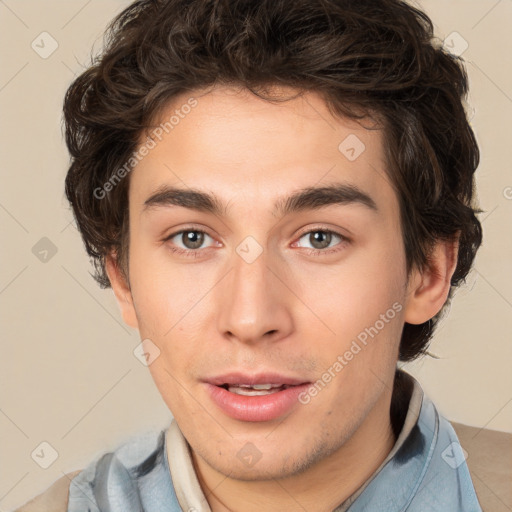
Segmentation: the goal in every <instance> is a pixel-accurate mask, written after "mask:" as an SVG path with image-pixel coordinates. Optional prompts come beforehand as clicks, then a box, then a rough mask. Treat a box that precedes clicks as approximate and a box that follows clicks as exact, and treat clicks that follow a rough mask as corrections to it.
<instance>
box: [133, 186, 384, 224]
mask: <svg viewBox="0 0 512 512" xmlns="http://www.w3.org/2000/svg"><path fill="white" fill-rule="evenodd" d="M345 204H359V205H363V206H365V207H366V208H368V209H369V210H371V211H373V212H378V208H377V204H376V203H375V201H374V200H373V199H372V198H371V197H370V196H369V195H368V194H367V193H366V192H364V191H362V190H361V189H360V188H358V187H357V186H355V185H351V184H346V183H335V184H332V185H327V186H323V187H306V188H303V189H300V190H298V191H296V192H294V193H292V194H291V195H290V196H288V197H284V198H279V199H278V200H277V201H276V203H275V204H274V210H273V211H274V213H275V214H276V215H278V216H283V217H284V216H285V215H288V214H290V213H295V212H301V211H304V210H317V209H320V208H322V207H324V206H329V205H345ZM169 206H182V207H184V208H189V209H191V210H196V211H200V212H205V213H212V214H213V215H216V216H218V217H225V216H226V214H227V206H226V205H225V204H224V203H223V202H222V201H221V200H220V199H219V197H217V196H216V195H215V194H213V193H209V192H203V191H200V190H197V189H183V188H176V187H171V186H169V185H163V186H161V187H160V188H158V189H157V190H156V191H155V192H154V193H153V194H151V196H149V197H148V198H147V199H146V200H145V201H144V206H143V209H142V213H145V212H146V211H148V210H150V209H152V208H157V207H169Z"/></svg>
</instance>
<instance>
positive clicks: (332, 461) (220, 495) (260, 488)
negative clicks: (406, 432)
mask: <svg viewBox="0 0 512 512" xmlns="http://www.w3.org/2000/svg"><path fill="white" fill-rule="evenodd" d="M390 403H391V394H390V393H385V394H383V396H382V397H381V400H379V402H378V403H377V404H376V405H375V407H374V408H373V409H372V410H371V411H370V413H369V414H368V416H367V417H366V418H365V420H364V421H363V423H362V424H361V425H360V426H359V428H358V429H357V430H356V431H355V433H354V434H353V435H352V437H351V438H350V439H349V440H348V441H347V442H345V443H344V444H343V445H342V446H341V447H340V448H339V449H338V450H337V451H336V452H334V453H332V454H331V455H330V456H329V457H327V458H325V459H323V460H321V461H320V462H318V463H317V464H315V465H314V466H312V467H311V468H309V469H308V470H307V471H305V472H303V473H300V474H298V475H294V476H292V477H287V478H282V479H274V480H266V481H240V480H235V479H232V478H229V476H226V475H223V474H221V473H219V472H217V471H216V470H215V469H213V468H212V467H211V466H209V465H208V464H207V463H206V462H205V461H204V459H202V458H201V457H200V456H198V455H197V454H195V453H194V452H193V453H192V458H193V462H194V466H195V470H196V473H197V476H198V480H199V483H200V485H201V487H202V489H203V492H204V494H205V496H206V498H207V500H208V503H209V505H210V508H211V510H212V512H241V511H243V512H261V510H262V509H263V510H265V511H268V512H274V511H276V512H277V511H279V512H281V511H282V510H287V511H290V512H295V511H297V512H299V511H300V512H303V511H304V510H311V511H318V512H320V511H322V512H324V511H325V512H327V511H329V512H331V511H332V510H333V509H334V508H336V507H337V506H339V505H340V504H341V503H343V502H344V501H345V500H346V499H347V498H349V497H350V496H351V495H352V494H354V493H355V492H356V491H357V490H358V489H359V488H360V487H361V486H362V485H363V484H364V483H365V482H366V481H367V480H368V479H369V478H370V476H371V475H372V474H373V473H374V472H375V471H376V470H377V469H378V467H379V466H380V465H381V464H382V462H383V461H384V460H385V459H386V457H387V456H388V454H389V453H390V451H391V450H392V448H393V446H394V444H395V442H396V435H395V433H394V430H393V426H392V423H391V417H390V405H391V404H390ZM326 475H328V478H326Z"/></svg>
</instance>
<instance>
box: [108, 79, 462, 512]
mask: <svg viewBox="0 0 512 512" xmlns="http://www.w3.org/2000/svg"><path fill="white" fill-rule="evenodd" d="M282 92H283V93H284V92H288V93H289V92H290V91H285V90H282ZM189 96H190V95H183V96H181V97H177V98H175V99H174V101H173V102H172V104H169V105H168V106H167V107H166V109H165V110H164V111H162V112H161V119H162V120H165V119H169V117H170V116H171V115H172V113H173V111H174V110H175V109H176V108H179V106H180V105H183V104H184V103H186V101H187V99H188V98H189ZM193 96H194V97H195V98H196V99H197V101H198V104H197V106H196V107H195V108H193V109H192V111H191V112H190V113H189V114H188V115H186V116H184V118H183V119H180V122H179V124H178V125H176V126H175V127H174V129H173V130H172V131H170V133H169V134H168V135H166V136H165V137H164V138H163V139H162V141H159V142H158V144H157V145H156V147H155V148H154V149H152V150H151V151H150V152H149V154H148V155H147V156H146V157H145V158H144V159H143V160H142V161H141V162H140V163H139V164H138V165H137V166H136V167H135V169H134V170H133V171H132V173H131V175H130V190H129V212H130V247H129V268H128V273H129V281H130V282H129V284H128V283H127V282H126V281H125V280H124V279H123V277H122V273H121V272H120V269H119V268H118V266H117V264H116V260H115V255H114V254H112V255H110V256H109V257H108V258H107V272H108V275H109V278H110V280H111V283H112V287H113V290H114V293H115V294H116V297H117V300H118V303H119V305H120V308H121V312H122V315H123V318H124V320H125V322H126V323H127V324H128V325H130V326H132V327H134V328H136V329H138V330H139V331H140V335H141V339H146V338H149V339H151V340H152V342H153V343H154V344H155V345H157V346H158V348H159V350H160V351H161V352H160V356H159V357H158V358H157V359H156V360H155V361H154V362H153V363H152V364H151V365H150V367H149V368H150V371H151V374H152V376H153V379H154V381H155V383H156V385H157V387H158V389H159V391H160V393H161V395H162V397H163V399H164V401H165V402H166V404H167V405H168V407H169V409H170V410H171V411H172V414H173V416H174V417H175V419H176V421H177V423H178V425H179V427H180V429H181V431H182V432H183V434H184V436H185V438H186V439H187V441H188V443H189V444H190V446H191V448H192V455H193V461H194V465H195V468H196V472H197V474H198V477H199V480H200V483H201V486H202V488H203V491H204V493H205V495H206V497H207V499H208V502H209V504H210V507H211V508H212V510H213V511H214V512H217V511H226V510H233V511H241V510H243V511H244V512H251V511H261V510H265V511H282V510H287V511H299V510H300V511H303V510H308V511H328V510H332V509H333V508H335V507H336V506H337V505H339V504H340V503H341V502H343V501H344V500H345V499H346V498H347V497H348V496H350V495H351V494H352V493H354V492H355V491H356V490H357V489H358V488H359V487H360V486H361V485H362V484H363V483H364V482H365V481H366V480H367V479H368V477H369V476H370V475H371V474H372V473H373V472H374V471H375V470H376V469H377V468H378V467H379V465H380V464H381V463H382V461H383V460H384V459H385V458H386V456H387V455H388V453H389V452H390V450H391V449H392V447H393V445H394V443H395V441H396V439H395V437H394V435H393V432H392V429H391V424H390V417H389V407H390V401H391V391H392V383H393V376H394V371H395V367H396V361H397V358H398V346H399V341H400V334H401V330H402V327H403V324H404V322H409V323H422V322H425V321H427V320H428V319H429V318H432V317H433V316H434V315H435V314H436V313H437V312H438V311H439V310H440V309H441V307H442V305H443V304H444V302H445V300H446V298H447V295H448V291H449V281H450V277H451V275H452V273H453V271H454V267H455V262H456V245H454V244H448V243H446V242H443V243H439V244H438V245H437V246H436V248H435V250H434V252H433V256H432V264H431V267H430V268H429V269H425V270H423V271H419V270H413V271H412V273H411V274H410V275H409V276H407V275H406V261H405V254H404V246H403V241H402V234H401V229H400V221H399V208H398V200H397V197H396V194H395V191H394V189H393V187H392V185H391V184H390V181H389V178H388V176H387V174H386V173H387V169H386V162H385V160H384V156H383V155H384V152H383V134H382V132H381V131H379V130H367V129H365V128H363V127H361V126H360V125H359V124H357V123H356V122H354V121H349V120H347V119H340V118H334V117H333V116H331V115H330V113H329V112H328V110H327V107H326V105H325V103H324V102H323V101H322V99H321V98H320V97H319V96H318V95H317V94H315V93H311V92H310V93H307V94H305V95H304V96H303V97H297V98H295V99H292V100H290V101H288V102H285V103H281V104H272V103H270V102H266V101H264V100H262V99H259V98H257V97H255V96H253V95H251V94H250V93H248V92H247V91H245V90H239V89H234V88H228V87H226V86H222V87H221V86H219V87H216V88H213V89H210V90H207V91H206V90H203V91H196V92H195V93H194V94H193ZM155 124H157V123H155ZM350 134H355V135H356V136H357V137H358V138H359V139H360V140H361V141H362V142H363V143H364V145H365V150H364V152H363V153H362V154H361V155H360V156H359V157H358V158H357V159H356V160H355V161H349V160H348V159H347V158H346V157H345V155H344V154H343V153H342V152H340V151H339V150H338V146H339V144H340V143H341V142H342V141H343V140H344V139H345V138H346V137H347V136H348V135H350ZM143 140H145V137H143V138H141V142H142V141H143ZM340 182H343V183H349V184H352V185H355V186H357V187H359V188H360V189H361V190H363V191H364V192H365V193H366V194H368V195H369V196H370V197H371V198H372V199H373V200H374V202H375V204H376V206H377V208H378V211H377V212H376V211H373V210H372V209H370V208H368V207H366V206H364V205H362V204H359V203H348V204H347V203H343V204H334V205H329V206H326V207H323V208H322V209H319V210H307V211H302V212H295V213H291V214H289V215H287V216H278V215H276V214H274V213H272V210H273V206H274V203H275V201H277V199H279V198H283V197H286V196H287V195H289V194H291V193H293V192H296V191H297V190H299V189H302V188H305V187H309V186H322V185H327V184H332V183H340ZM163 184H166V185H171V186H175V187H181V188H184V189H188V188H190V187H193V188H195V189H199V190H202V191H207V192H214V193H215V194H216V195H217V196H218V197H219V198H220V200H221V201H222V202H223V203H225V204H226V205H227V212H226V214H225V215H223V216H216V215H213V214H211V213H207V212H198V211H195V210H191V209H189V208H185V207H182V206H174V205H173V206H158V207H154V208H150V209H148V210H147V211H144V202H145V200H146V199H147V198H148V197H149V196H150V195H151V194H152V193H154V191H155V190H156V189H158V187H159V186H161V185H163ZM191 224H192V227H191ZM186 229H189V230H192V231H193V230H194V229H196V230H197V229H199V230H204V231H205V232H206V233H207V234H208V236H205V238H204V243H203V245H202V246H201V247H200V248H199V249H190V248H188V247H190V244H189V245H188V246H187V245H185V243H186V239H185V242H184V240H183V237H182V236H181V235H177V236H175V237H174V238H171V239H169V240H167V241H164V239H165V238H166V237H168V236H169V235H171V234H173V233H176V232H179V231H180V230H186ZM323 230H333V231H336V232H338V233H340V234H341V235H343V236H345V237H347V238H348V241H346V240H345V241H343V240H342V239H341V238H337V237H333V238H332V239H331V242H330V245H329V247H328V248H326V249H317V250H316V253H315V254H312V251H314V250H315V248H317V247H318V246H315V245H313V243H314V239H313V240H312V236H311V235H310V234H309V233H308V232H309V231H316V232H317V231H321V232H322V233H323V232H324V231H323ZM304 233H306V234H304ZM247 236H252V237H253V238H254V239H255V240H256V241H257V242H258V244H259V245H260V246H261V248H262V253H261V255H260V256H259V257H258V258H257V259H256V260H255V261H254V262H252V263H247V262H246V261H245V260H244V259H243V258H242V257H240V256H239V254H238V253H237V252H236V248H237V246H238V245H239V244H240V243H241V242H242V241H243V240H244V239H245V238H246V237H247ZM172 247H175V248H181V249H184V250H186V249H187V248H188V251H189V253H192V252H194V251H195V253H194V254H193V255H192V256H193V257H187V256H184V255H183V254H177V253H175V252H172V251H171V248H172ZM332 249H337V250H336V251H335V252H330V253H325V251H327V250H332ZM322 250H323V251H324V253H322ZM394 303H398V304H400V306H401V307H402V309H401V311H399V312H398V313H397V314H396V316H395V317H394V318H393V319H392V320H391V321H389V322H388V323H386V324H385V327H384V328H382V329H381V330H380V331H379V333H378V335H377V336H375V337H374V338H373V339H371V341H370V342H369V343H368V344H367V345H366V346H365V347H364V348H363V349H362V350H361V351H360V352H359V353H358V354H357V355H356V356H354V358H353V359H352V360H351V361H350V362H348V364H347V365H346V366H344V367H343V369H342V370H341V371H339V372H337V373H336V375H335V377H334V378H332V380H331V381H330V382H329V383H328V385H327V386H325V388H324V389H322V390H321V392H319V393H318V394H317V396H315V397H314V398H312V399H311V401H310V402H309V403H308V404H307V405H302V404H300V403H297V404H296V406H294V408H293V409H292V410H291V411H290V412H289V413H287V414H286V415H284V416H282V417H280V418H278V419H277V420H272V421H265V422H244V421H239V420H235V419H232V418H230V417H228V416H227V415H225V414H224V413H223V412H222V411H221V410H220V409H219V408H218V407H217V406H216V404H215V403H213V402H212V401H211V399H210V397H209V396H208V394H207V393H206V391H205V386H204V384H203V383H202V379H204V378H206V377H212V376H215V375H220V374H223V373H226V372H229V371H233V370H240V371H245V372H247V373H251V374H254V373H258V372H263V371H274V372H280V373H284V374H286V375H288V376H293V377H299V378H301V379H302V380H304V381H309V382H316V381H317V380H318V379H321V377H322V374H323V373H324V372H325V371H326V370H327V369H328V368H329V367H332V366H333V364H334V363H335V361H336V360H337V357H338V356H339V355H342V354H344V353H345V352H346V351H347V350H348V349H349V348H350V345H351V342H352V341H353V340H354V339H356V337H357V335H358V334H359V333H361V332H362V331H364V329H365V328H368V327H370V326H373V325H375V323H376V321H377V320H379V318H380V315H382V314H385V313H386V311H387V310H389V309H390V308H391V307H392V305H393V304H394ZM247 442H250V443H252V444H253V445H254V446H255V447H256V448H257V450H258V451H259V453H260V454H261V459H260V460H259V461H258V462H257V463H256V464H254V465H253V466H252V467H248V465H246V464H244V462H243V461H242V460H240V458H238V457H237V453H238V452H239V450H240V449H241V448H242V447H244V445H246V443H247ZM326 475H329V476H328V478H326Z"/></svg>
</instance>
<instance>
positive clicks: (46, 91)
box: [0, 0, 512, 511]
mask: <svg viewBox="0 0 512 512" xmlns="http://www.w3.org/2000/svg"><path fill="white" fill-rule="evenodd" d="M126 5H128V2H127V1H121V0H115V1H114V0H108V1H107V0H101V1H100V0H89V1H85V0H84V1H78V0H77V1H74V0H73V1H71V0H65V1H54V0H52V1H49V0H47V1H45V2H41V1H40V0H30V1H29V0H25V1H23V0H18V1H16V0H0V38H1V43H2V46H1V55H2V61H1V62H2V65H1V66H0V109H1V113H2V114H1V120H0V130H1V132H0V141H1V142H0V144H1V155H2V165H1V172H2V186H1V188H0V229H1V237H2V242H3V243H2V252H1V258H2V259H1V266H0V308H1V314H2V317H1V318H2V320H1V325H2V357H1V358H0V361H1V363H0V364H1V367H0V371H1V375H2V387H1V396H0V432H1V437H0V438H1V460H2V463H1V465H0V511H6V510H10V509H12V508H13V507H15V506H17V505H19V504H21V503H22V502H24V501H25V500H26V499H28V498H29V497H31V496H33V495H34V494H36V493H38V492H41V491H42V490H43V489H45V488H47V487H48V486H49V485H50V484H51V483H52V482H53V481H54V480H56V479H57V478H58V477H60V476H62V474H63V472H67V471H71V470H74V469H79V468H82V467H84V466H85V465H86V464H87V463H88V462H90V461H91V460H92V458H93V457H95V456H96V455H99V454H100V453H102V452H104V451H106V450H107V449H109V448H111V447H114V446H116V445H117V444H118V443H119V442H120V441H122V440H123V439H125V438H126V437H128V436H129V435H131V434H135V433H137V432H139V431H141V430H144V429H146V428H163V427H165V426H166V425H168V423H169V422H170V419H171V415H170V412H169V411H168V410H167V408H166V406H165V404H164V403H163V401H162V400H161V398H160V395H159V394H158V392H157V391H156V388H155V387H154V385H153V382H152V380H151V377H150V375H149V372H148V370H147V368H146V367H144V366H143V365H142V364H141V363H140V362H139V361H138V360H137V359H136V358H135V357H134V355H133V350H134V348H135V347H136V346H137V345H138V343H139V341H140V340H139V338H138V336H137V332H135V331H133V330H132V329H130V328H128V327H126V326H125V325H124V324H123V322H122V320H121V318H120V315H119V312H118V309H117V305H116V303H115V301H114V297H113V294H112V292H111V291H110V290H101V289H100V288H99V287H98V286H97V285H96V284H95V282H94V281H93V280H92V278H91V277H90V275H89V272H90V270H91V267H90V266H89V262H88V259H87V257H86V254H85V251H84V250H83V247H82V243H81V239H80V237H79V235H78V233H77V231H76V229H75V227H74V225H73V222H72V215H71V212H70V211H69V209H68V206H67V203H66V200H65V198H64V191H63V190H64V189H63V183H64V176H65V173H66V169H67V164H68V156H67V152H66V149H65V145H64V143H63V139H62V133H61V125H60V120H61V105H62V100H63V95H64V92H65V90H66V88H67V86H68V85H69V83H70V81H71V80H72V78H73V76H74V74H75V73H77V72H79V70H80V69H81V64H84V63H87V62H88V56H89V54H90V50H91V47H92V46H93V44H94V48H95V49H98V48H100V47H101V35H102V31H103V29H104V27H105V25H106V23H107V22H108V21H109V20H110V19H111V18H112V17H113V15H114V14H115V13H117V12H119V11H120V10H121V9H122V8H123V7H124V6H126ZM421 5H422V6H423V8H424V9H425V10H426V11H427V13H428V14H430V15H431V17H432V19H433V21H434V22H435V25H436V33H437V36H438V37H439V38H440V39H442V40H444V39H445V38H447V36H448V35H449V34H452V32H454V31H456V32H458V33H459V34H460V36H462V38H463V40H465V41H467V43H468V45H469V46H468V48H467V49H466V51H465V52H464V54H463V57H464V58H465V59H466V61H467V63H468V64H467V69H468V72H469V75H470V86H471V96H470V103H471V105H472V108H474V114H472V115H473V118H472V124H473V127H474V129H475V131H476V134H477V137H478V141H479V144H480V147H481V151H482V161H481V165H480V168H479V170H478V178H477V180H478V190H479V197H480V204H481V207H482V208H483V209H484V210H485V213H484V214H482V216H481V219H482V220H483V227H484V233H485V242H484V247H483V248H482V249H481V250H480V253H479V256H478V258H477V261H476V267H475V270H474V271H473V272H472V274H471V275H470V278H469V279H468V284H467V286H466V287H465V288H464V289H461V290H459V291H458V292H457V294H456V297H455V300H454V302H453V306H452V307H451V312H450V314H449V316H448V317H447V319H446V320H444V321H443V324H442V326H441V329H440V331H439V333H438V335H437V337H436V339H435V341H434V342H433V344H432V346H431V351H432V352H434V353H435V354H437V355H438V356H439V357H440V359H439V360H434V359H431V358H428V359H424V360H422V361H420V362H418V363H416V364H413V365H408V366H407V369H408V370H409V371H410V372H412V373H413V374H414V375H415V376H417V377H418V378H419V380H420V382H421V383H422V385H423V387H424V389H425V391H426V392H427V394H429V395H430V396H431V397H432V398H433V399H434V401H435V402H436V404H437V406H438V408H439V409H440V411H441V413H443V414H444V415H445V416H446V417H447V418H449V419H451V420H453V421H457V422H461V423H466V424H468V425H472V426H477V427H485V428H490V429H495V430H502V431H507V432H510V431H512V372H511V370H510V362H511V360H512V343H511V339H512V272H511V261H512V172H511V162H512V142H511V135H512V133H511V129H510V119H511V118H512V70H511V58H510V55H511V54H512V45H511V42H512V36H511V32H510V26H512V1H511V0H500V1H496V0H479V1H460V0H459V1H453V0H451V1H450V2H447V1H446V0H423V1H422V2H421ZM43 31H46V32H48V33H49V34H51V36H52V37H53V38H54V39H55V40H56V41H57V43H58V48H57V49H56V51H55V52H54V53H53V54H52V55H50V56H49V57H48V58H42V57H41V56H40V55H39V54H38V53H36V51H34V50H33V49H32V47H31V43H32V41H34V40H35V41H36V43H37V42H38V41H40V39H41V37H39V34H41V32H43ZM42 37H43V36H42ZM44 37H48V36H44ZM457 37H458V36H456V39H453V36H451V39H450V41H454V48H455V49H457V48H459V49H461V48H462V46H461V45H462V44H463V40H462V39H460V38H459V39H457ZM447 40H448V38H447ZM45 41H46V43H45V49H46V51H48V49H50V48H51V46H50V40H49V39H46V40H45ZM457 41H458V42H457ZM40 46H41V44H40ZM39 51H43V49H41V50H39ZM43 237H47V238H48V239H50V240H51V242H52V243H53V244H54V246H55V248H56V249H57V252H56V254H55V255H53V256H52V255H51V253H49V254H48V256H47V258H48V260H47V261H46V262H42V261H40V259H38V258H37V257H36V255H34V254H33V252H32V248H33V247H34V246H35V245H36V244H37V243H38V242H39V241H40V239H41V238H43ZM39 243H44V242H39ZM37 247H38V246H36V248H37ZM36 252H37V251H36ZM43 441H46V442H48V443H49V444H50V445H51V446H52V447H53V448H54V449H55V450H56V451H57V452H58V458H57V459H56V460H55V462H54V463H53V464H52V465H51V466H50V467H49V468H48V469H42V468H41V467H39V465H38V464H36V462H34V460H33V459H32V458H31V453H32V452H33V451H34V450H36V448H38V447H39V445H40V443H41V442H43ZM39 451H40V449H39ZM45 453H49V451H48V450H46V452H45Z"/></svg>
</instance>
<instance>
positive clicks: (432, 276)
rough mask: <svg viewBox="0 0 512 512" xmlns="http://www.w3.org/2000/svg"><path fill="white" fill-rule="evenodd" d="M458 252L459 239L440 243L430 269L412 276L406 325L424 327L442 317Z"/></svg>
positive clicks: (405, 318) (435, 247) (413, 273)
mask: <svg viewBox="0 0 512 512" xmlns="http://www.w3.org/2000/svg"><path fill="white" fill-rule="evenodd" d="M458 250H459V241H458V237H457V238H456V239H455V240H453V241H444V240H439V241H438V242H437V243H436V245H435V246H434V248H433V250H432V253H431V255H430V258H429V264H428V265H427V268H425V269H424V270H421V271H420V270H414V271H413V272H412V273H411V276H410V278H409V283H408V300H407V305H406V308H405V317H404V320H405V321H406V322H407V323H409V324H422V323H424V322H427V321H428V320H430V319H431V318H432V317H434V316H435V315H436V314H437V313H439V311H440V310H441V308H442V307H443V305H444V303H445V302H446V299H447V298H448V294H449V293H450V281H451V278H452V276H453V273H454V272H455V268H456V267H457V256H458Z"/></svg>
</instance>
